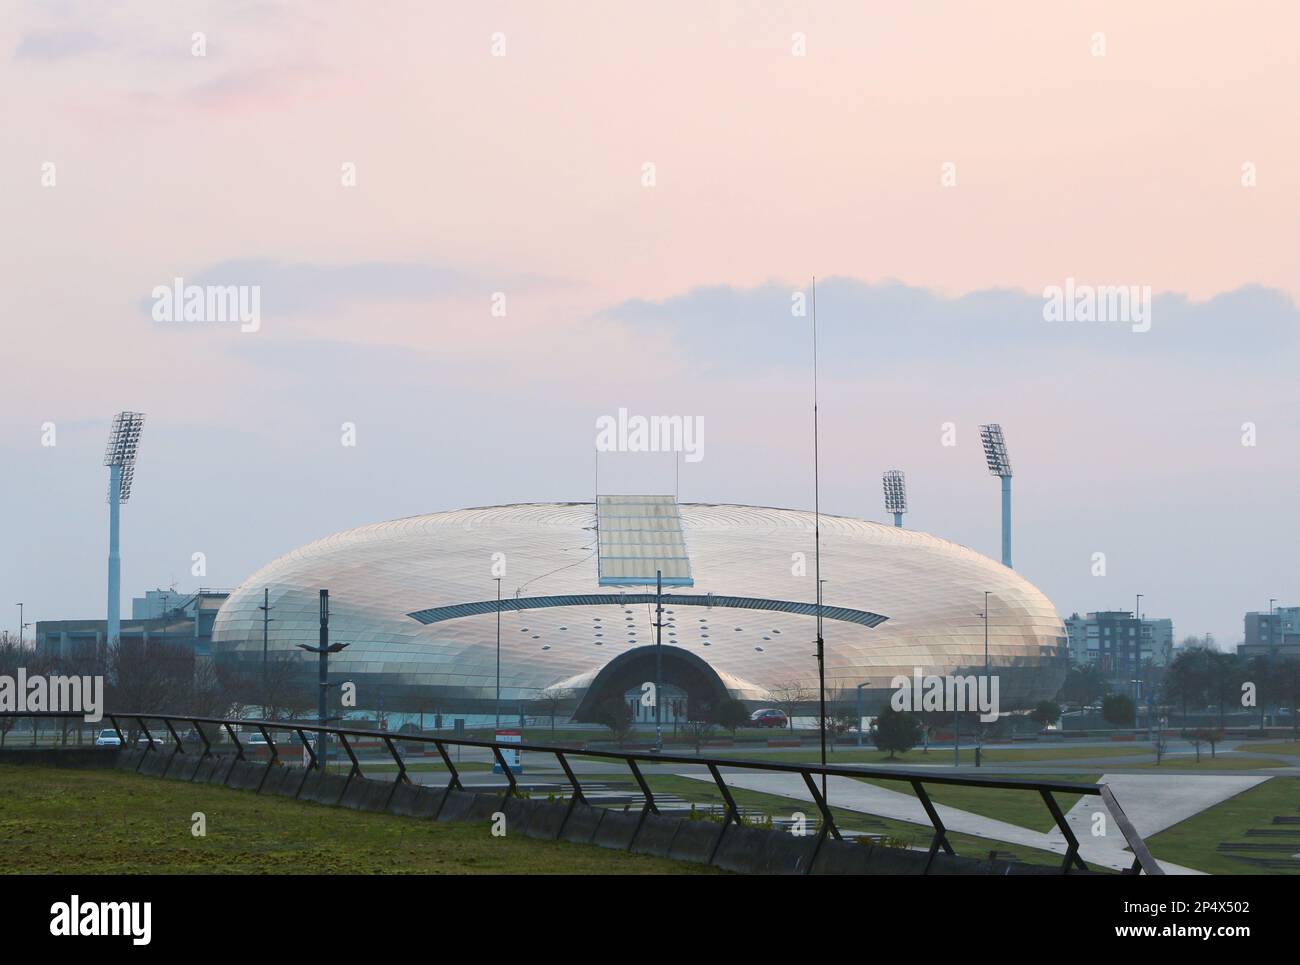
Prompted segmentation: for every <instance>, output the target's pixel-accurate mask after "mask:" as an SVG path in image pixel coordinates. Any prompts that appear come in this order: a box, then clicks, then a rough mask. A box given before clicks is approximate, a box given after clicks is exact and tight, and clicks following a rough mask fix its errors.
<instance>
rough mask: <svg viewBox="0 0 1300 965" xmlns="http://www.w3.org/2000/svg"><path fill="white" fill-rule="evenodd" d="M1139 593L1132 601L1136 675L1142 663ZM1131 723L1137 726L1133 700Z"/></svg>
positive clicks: (1134, 667)
mask: <svg viewBox="0 0 1300 965" xmlns="http://www.w3.org/2000/svg"><path fill="white" fill-rule="evenodd" d="M1145 595H1146V594H1144V593H1139V594H1138V595H1137V599H1136V600H1134V602H1133V676H1134V677H1136V676H1137V675H1138V666H1139V665H1140V664H1141V663H1142V597H1144V596H1145ZM1133 715H1134V716H1133V725H1134V726H1137V705H1136V701H1135V702H1134V709H1133Z"/></svg>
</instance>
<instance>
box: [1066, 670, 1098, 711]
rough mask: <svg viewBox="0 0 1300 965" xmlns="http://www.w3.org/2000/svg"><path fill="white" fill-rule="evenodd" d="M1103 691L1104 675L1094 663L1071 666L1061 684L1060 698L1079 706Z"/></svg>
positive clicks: (1095, 697)
mask: <svg viewBox="0 0 1300 965" xmlns="http://www.w3.org/2000/svg"><path fill="white" fill-rule="evenodd" d="M1105 693H1106V679H1105V675H1104V674H1103V673H1102V672H1101V668H1099V667H1098V666H1096V665H1095V664H1086V665H1083V666H1078V667H1071V668H1070V670H1069V672H1068V673H1066V675H1065V682H1064V683H1063V684H1062V685H1061V699H1062V700H1064V701H1066V702H1067V703H1071V704H1078V705H1079V706H1080V707H1083V706H1086V705H1087V704H1091V703H1092V702H1093V701H1095V700H1096V699H1097V698H1098V697H1101V696H1102V695H1103V694H1105Z"/></svg>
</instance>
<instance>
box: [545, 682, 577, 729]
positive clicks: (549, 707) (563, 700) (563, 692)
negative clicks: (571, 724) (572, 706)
mask: <svg viewBox="0 0 1300 965" xmlns="http://www.w3.org/2000/svg"><path fill="white" fill-rule="evenodd" d="M572 699H573V691H572V690H568V689H567V688H564V687H548V688H547V689H545V690H543V691H542V692H541V693H540V694H538V695H537V703H538V704H540V705H541V708H542V710H543V711H544V712H545V713H546V715H547V716H548V717H550V718H551V733H552V734H554V733H555V718H556V717H557V716H558V715H559V713H560V708H561V707H563V706H564V705H565V704H567V703H568V702H569V701H571V700H572Z"/></svg>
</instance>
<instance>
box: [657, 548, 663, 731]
mask: <svg viewBox="0 0 1300 965" xmlns="http://www.w3.org/2000/svg"><path fill="white" fill-rule="evenodd" d="M663 643H664V571H663V570H655V753H656V754H662V753H663V750H664V725H663V715H662V713H661V712H660V709H659V708H660V705H661V703H662V702H661V701H660V699H659V698H660V696H661V695H660V690H661V689H662V688H663V681H664V647H663Z"/></svg>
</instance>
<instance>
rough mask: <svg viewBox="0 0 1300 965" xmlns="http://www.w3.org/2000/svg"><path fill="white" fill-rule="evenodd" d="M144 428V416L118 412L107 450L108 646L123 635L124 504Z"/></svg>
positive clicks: (105, 449) (135, 413)
mask: <svg viewBox="0 0 1300 965" xmlns="http://www.w3.org/2000/svg"><path fill="white" fill-rule="evenodd" d="M143 428H144V413H143V412H119V413H118V414H117V415H115V416H114V417H113V428H112V429H111V430H110V431H109V433H108V445H107V446H106V447H105V448H104V465H105V466H107V467H108V628H107V629H108V643H109V644H110V645H111V644H113V643H114V642H116V641H117V640H118V638H119V637H120V636H121V633H122V619H121V609H120V607H121V602H122V600H121V597H122V561H121V557H120V556H119V553H118V535H119V530H120V528H121V520H120V515H121V513H120V510H121V506H122V503H124V502H126V501H127V500H128V499H130V498H131V483H132V482H133V481H134V479H135V455H136V452H137V450H138V449H139V447H140V431H141V430H142V429H143Z"/></svg>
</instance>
